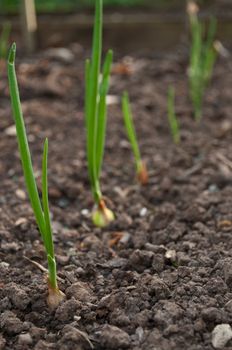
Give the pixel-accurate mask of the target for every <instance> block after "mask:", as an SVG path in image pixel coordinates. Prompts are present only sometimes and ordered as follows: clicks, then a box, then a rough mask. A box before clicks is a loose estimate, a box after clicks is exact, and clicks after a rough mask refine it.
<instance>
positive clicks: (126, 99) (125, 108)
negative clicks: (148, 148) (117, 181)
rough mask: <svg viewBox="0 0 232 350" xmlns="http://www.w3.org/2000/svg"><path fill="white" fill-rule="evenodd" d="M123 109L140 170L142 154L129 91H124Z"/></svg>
mask: <svg viewBox="0 0 232 350" xmlns="http://www.w3.org/2000/svg"><path fill="white" fill-rule="evenodd" d="M122 110H123V118H124V124H125V127H126V131H127V135H128V138H129V141H130V144H131V147H132V151H133V154H134V158H135V162H136V167H137V170H138V169H139V167H140V164H141V155H140V150H139V145H138V142H137V136H136V131H135V127H134V123H133V118H132V113H131V109H130V102H129V96H128V93H127V92H124V94H123V98H122Z"/></svg>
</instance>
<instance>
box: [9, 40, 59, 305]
mask: <svg viewBox="0 0 232 350" xmlns="http://www.w3.org/2000/svg"><path fill="white" fill-rule="evenodd" d="M15 54H16V44H15V43H13V45H12V46H11V49H10V52H9V57H8V79H9V90H10V96H11V104H12V111H13V116H14V121H15V125H16V133H17V139H18V146H19V152H20V158H21V162H22V168H23V172H24V179H25V183H26V187H27V191H28V195H29V198H30V202H31V206H32V209H33V212H34V215H35V219H36V223H37V225H38V228H39V231H40V233H41V236H42V240H43V243H44V247H45V251H46V255H47V263H48V298H47V303H48V306H49V307H50V308H51V309H54V308H56V307H57V306H58V304H59V303H60V302H61V301H62V300H63V299H64V294H63V293H62V292H61V291H60V290H59V287H58V284H57V272H56V260H55V254H54V246H53V239H52V228H51V219H50V212H49V204H48V181H47V158H48V140H47V139H46V140H45V142H44V150H43V162H42V201H41V200H40V197H39V192H38V187H37V184H36V180H35V175H34V171H33V166H32V160H31V153H30V149H29V145H28V139H27V134H26V128H25V124H24V119H23V114H22V108H21V102H20V97H19V89H18V82H17V77H16V72H15Z"/></svg>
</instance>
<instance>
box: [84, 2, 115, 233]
mask: <svg viewBox="0 0 232 350" xmlns="http://www.w3.org/2000/svg"><path fill="white" fill-rule="evenodd" d="M102 13H103V5H102V0H97V1H96V8H95V21H94V33H93V46H92V57H91V59H87V60H86V64H85V122H86V134H87V135H86V136H87V137H86V138H87V161H88V173H89V179H90V183H91V191H92V194H93V198H94V202H95V208H94V210H93V214H92V220H93V223H94V224H95V225H96V226H99V227H104V226H106V225H107V224H109V223H110V222H111V221H113V220H114V214H113V212H112V211H111V210H110V209H108V208H107V207H106V204H105V201H104V198H103V196H102V193H101V188H100V175H101V167H102V161H103V155H104V148H105V134H106V120H107V106H106V96H107V93H108V89H109V79H110V70H111V65H112V59H113V52H112V51H111V50H109V51H108V53H107V55H106V58H105V62H104V64H103V68H102V72H101V55H102V17H103V14H102Z"/></svg>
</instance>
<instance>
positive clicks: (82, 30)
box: [0, 0, 232, 54]
mask: <svg viewBox="0 0 232 350" xmlns="http://www.w3.org/2000/svg"><path fill="white" fill-rule="evenodd" d="M30 2H33V1H32V0H10V1H9V0H0V24H1V26H3V24H4V23H5V22H6V21H9V22H10V23H11V27H12V30H11V37H12V38H13V40H16V41H17V43H18V47H19V48H25V47H28V45H29V46H30V44H27V43H26V42H27V41H28V40H31V39H28V37H27V35H26V33H25V26H23V25H22V22H23V21H25V19H24V20H22V18H23V14H22V7H23V6H22V5H23V3H30ZM34 3H35V11H36V28H34V29H33V31H34V32H35V33H34V34H33V40H34V41H35V43H34V44H32V49H34V48H47V47H51V46H53V47H54V46H66V45H68V44H70V43H73V42H78V43H79V44H80V45H82V46H88V45H90V43H91V37H92V25H93V7H94V0H66V1H63V0H36V1H35V2H34ZM197 3H198V5H199V6H200V9H201V16H202V18H204V19H206V20H207V19H209V17H210V16H211V15H214V16H216V17H217V19H218V31H217V37H218V39H220V40H221V41H222V42H223V44H224V45H226V46H227V47H231V46H232V35H231V33H232V0H200V1H198V2H197ZM104 5H105V7H104V13H105V14H104V45H105V47H109V46H110V47H112V48H113V49H114V50H115V51H116V52H120V53H122V54H128V53H137V54H140V53H143V54H144V53H147V52H150V53H151V51H153V50H154V54H155V52H156V53H157V51H158V52H159V54H160V53H162V52H167V51H169V52H171V51H173V50H175V49H176V48H178V47H181V45H182V44H183V43H184V42H185V40H186V37H187V25H186V23H187V19H186V13H185V8H186V1H185V0H104ZM32 26H33V25H32ZM33 46H34V47H33ZM29 50H30V49H29Z"/></svg>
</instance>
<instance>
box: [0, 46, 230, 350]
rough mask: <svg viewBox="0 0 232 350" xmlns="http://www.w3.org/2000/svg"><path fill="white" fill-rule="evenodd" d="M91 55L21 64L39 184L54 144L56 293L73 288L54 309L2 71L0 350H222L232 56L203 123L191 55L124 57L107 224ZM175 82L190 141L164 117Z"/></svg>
mask: <svg viewBox="0 0 232 350" xmlns="http://www.w3.org/2000/svg"><path fill="white" fill-rule="evenodd" d="M85 56H86V52H84V51H83V49H82V48H81V47H79V46H78V45H76V44H75V45H71V46H70V48H69V52H68V54H67V52H66V55H61V54H60V52H59V51H54V50H53V51H46V52H41V53H39V54H37V55H34V56H30V57H27V58H24V59H21V58H17V73H18V79H19V85H20V92H21V99H22V108H23V112H24V117H25V121H26V125H27V131H28V137H29V141H30V147H31V151H32V155H33V162H34V168H35V172H36V175H37V178H38V184H39V187H41V185H40V177H41V156H42V147H43V141H44V138H45V137H46V136H47V137H48V138H49V196H50V206H51V208H50V209H51V213H52V221H53V231H54V240H55V248H56V256H57V263H58V274H59V285H60V288H61V290H62V291H63V292H64V293H65V294H66V300H65V301H64V302H63V303H62V304H61V305H60V306H59V307H58V308H57V309H56V310H55V311H50V310H49V309H48V307H47V305H46V293H47V287H46V276H45V274H44V272H43V271H42V270H41V269H40V268H39V267H38V266H36V265H35V264H34V263H33V261H34V262H37V263H38V264H41V265H42V266H44V267H45V268H46V259H45V255H44V248H43V245H42V242H41V238H40V235H39V232H38V230H37V227H36V224H35V220H34V217H33V213H32V210H31V207H30V204H29V201H28V198H27V194H26V190H25V186H24V179H23V175H22V169H21V164H20V160H19V153H18V148H17V143H16V136H15V130H14V127H13V125H14V123H13V120H12V114H11V107H10V100H9V93H8V87H7V77H6V71H5V69H4V67H3V66H2V71H3V75H2V79H1V81H0V91H1V96H0V105H1V108H0V118H1V123H0V136H1V137H0V150H1V151H0V181H1V186H0V202H1V206H0V242H1V248H0V257H1V262H0V285H1V290H0V311H1V315H0V325H1V327H0V329H1V336H0V349H6V350H12V349H15V350H24V349H36V350H40V349H43V350H46V349H52V350H53V349H56V350H57V349H62V350H63V349H64V350H69V349H70V350H74V349H77V350H88V349H95V350H114V349H115V350H116V349H117V350H121V349H129V350H140V349H141V350H154V349H159V350H167V349H169V350H172V349H173V350H174V349H175V350H179V349H185V350H186V349H188V350H203V349H204V350H211V349H213V346H212V331H213V329H214V327H215V326H216V325H218V324H223V323H231V322H232V316H231V311H232V241H231V233H232V210H231V208H232V156H231V155H232V144H231V133H232V120H231V113H232V107H231V83H232V81H231V62H230V59H229V58H227V59H225V58H219V60H218V63H217V65H216V68H215V71H214V75H213V79H212V82H211V85H210V87H209V88H208V90H207V94H206V98H205V105H204V110H203V118H202V121H201V122H200V123H196V122H195V121H194V119H193V113H192V107H191V104H190V102H189V98H188V84H187V75H186V71H187V63H188V58H187V54H186V53H185V52H182V53H181V54H175V55H170V56H168V57H159V58H155V57H153V56H152V55H150V57H149V56H147V57H120V56H118V57H116V58H115V65H114V67H113V74H112V79H111V88H110V97H109V106H108V129H107V141H106V150H105V159H104V165H103V172H102V181H101V183H102V191H103V193H104V195H105V198H106V201H107V204H108V206H109V207H110V208H111V209H112V210H113V211H114V213H115V215H116V220H115V222H114V223H113V224H112V225H111V226H110V227H107V228H105V229H103V230H102V229H98V228H96V227H94V226H93V225H92V223H91V220H90V215H91V209H92V206H93V201H92V196H91V193H90V186H89V181H88V176H87V164H86V155H85V130H84V116H83V102H84V100H83V99H84V72H83V67H84V58H85ZM170 84H174V86H175V88H176V112H177V115H178V117H179V121H180V126H181V143H180V145H179V146H176V145H174V144H173V142H172V139H171V136H170V132H169V127H168V122H167V106H166V100H167V90H168V86H169V85H170ZM124 89H127V90H128V91H129V94H130V97H131V102H132V109H133V111H134V119H135V124H136V129H137V132H138V139H139V143H140V146H141V152H142V155H143V158H144V160H145V161H146V163H147V167H148V170H149V183H148V184H147V185H146V186H143V187H141V186H140V185H139V184H138V183H137V182H136V179H135V167H134V162H133V156H132V154H131V149H130V145H129V143H128V140H127V138H126V135H125V130H124V126H123V122H122V113H121V107H120V96H121V94H122V91H123V90H124ZM28 259H29V260H28ZM227 347H228V349H229V348H230V349H231V348H232V342H228V343H227Z"/></svg>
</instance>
